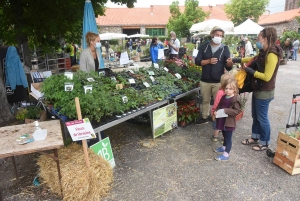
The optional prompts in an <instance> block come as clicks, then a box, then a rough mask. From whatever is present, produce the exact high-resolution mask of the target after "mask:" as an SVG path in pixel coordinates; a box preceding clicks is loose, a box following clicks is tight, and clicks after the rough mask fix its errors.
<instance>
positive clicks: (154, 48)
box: [150, 43, 164, 63]
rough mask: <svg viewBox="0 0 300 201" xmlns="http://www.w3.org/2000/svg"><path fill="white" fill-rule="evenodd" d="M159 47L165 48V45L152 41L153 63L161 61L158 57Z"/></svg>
mask: <svg viewBox="0 0 300 201" xmlns="http://www.w3.org/2000/svg"><path fill="white" fill-rule="evenodd" d="M158 49H164V46H163V45H162V44H160V43H158V44H155V43H151V45H150V56H151V61H152V63H157V62H158V61H159V59H158Z"/></svg>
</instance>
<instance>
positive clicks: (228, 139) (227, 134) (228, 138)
mask: <svg viewBox="0 0 300 201" xmlns="http://www.w3.org/2000/svg"><path fill="white" fill-rule="evenodd" d="M232 132H233V131H225V130H222V134H223V137H224V141H223V146H225V147H226V148H225V151H226V152H227V153H228V154H229V153H230V150H231V147H232Z"/></svg>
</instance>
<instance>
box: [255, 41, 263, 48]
mask: <svg viewBox="0 0 300 201" xmlns="http://www.w3.org/2000/svg"><path fill="white" fill-rule="evenodd" d="M256 47H257V48H258V49H259V50H260V49H263V45H262V44H261V43H260V42H259V41H257V42H256Z"/></svg>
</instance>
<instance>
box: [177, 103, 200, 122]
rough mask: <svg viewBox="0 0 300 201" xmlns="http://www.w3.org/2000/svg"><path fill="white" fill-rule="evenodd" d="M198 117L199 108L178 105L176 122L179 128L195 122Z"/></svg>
mask: <svg viewBox="0 0 300 201" xmlns="http://www.w3.org/2000/svg"><path fill="white" fill-rule="evenodd" d="M198 116H199V108H198V107H196V106H190V105H189V104H184V105H179V106H178V109H177V117H178V122H179V125H180V126H181V127H185V126H187V124H189V123H191V122H195V121H196V120H197V118H198Z"/></svg>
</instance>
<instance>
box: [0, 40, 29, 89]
mask: <svg viewBox="0 0 300 201" xmlns="http://www.w3.org/2000/svg"><path fill="white" fill-rule="evenodd" d="M5 66H6V70H5V75H6V82H5V84H6V86H10V87H11V89H12V90H15V89H16V86H17V85H23V87H24V88H27V87H28V82H27V79H26V75H25V72H24V68H23V65H22V63H21V60H20V56H19V54H18V52H17V49H16V48H15V47H14V46H9V47H8V50H7V53H6V58H5Z"/></svg>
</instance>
